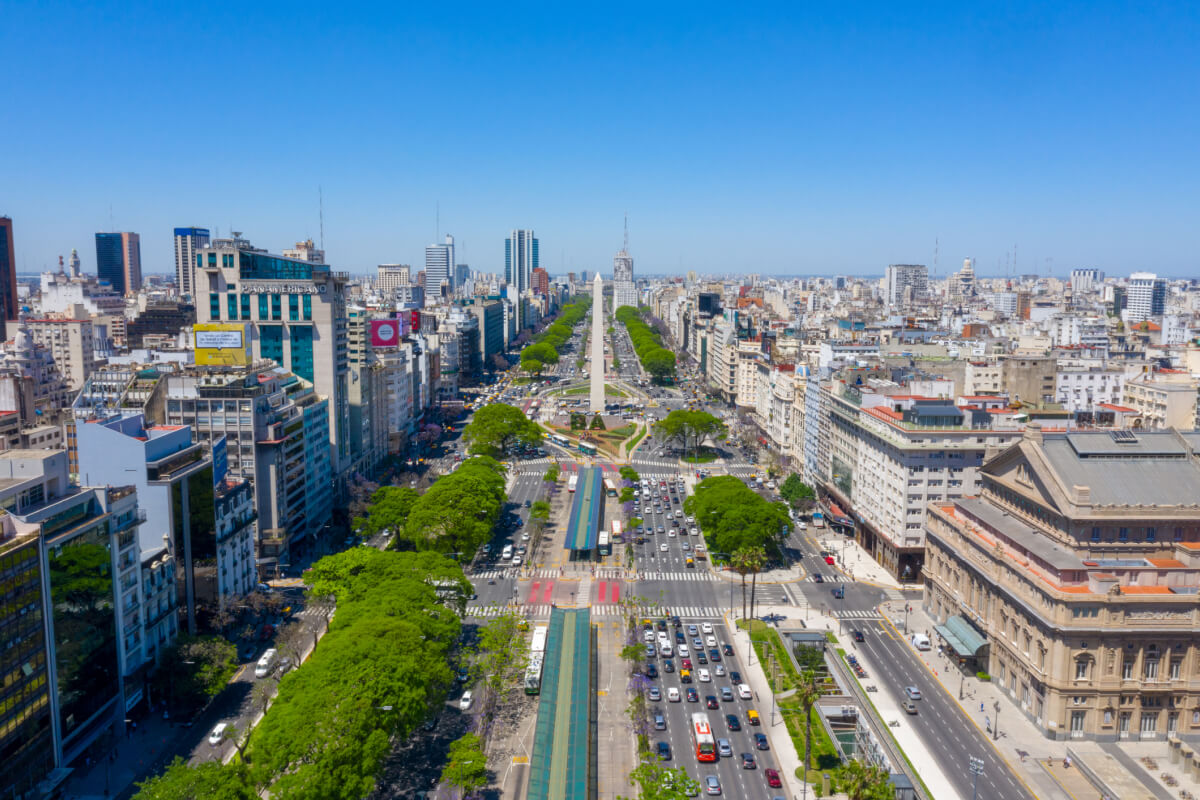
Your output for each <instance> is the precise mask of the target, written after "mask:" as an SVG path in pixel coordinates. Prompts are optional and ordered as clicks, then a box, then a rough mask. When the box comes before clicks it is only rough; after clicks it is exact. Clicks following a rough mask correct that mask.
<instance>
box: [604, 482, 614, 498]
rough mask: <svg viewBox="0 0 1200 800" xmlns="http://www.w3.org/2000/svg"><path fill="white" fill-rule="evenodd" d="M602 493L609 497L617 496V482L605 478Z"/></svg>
mask: <svg viewBox="0 0 1200 800" xmlns="http://www.w3.org/2000/svg"><path fill="white" fill-rule="evenodd" d="M604 493H605V494H607V495H608V496H609V497H616V496H617V482H616V481H614V480H613V479H612V478H605V479H604Z"/></svg>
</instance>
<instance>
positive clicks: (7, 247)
mask: <svg viewBox="0 0 1200 800" xmlns="http://www.w3.org/2000/svg"><path fill="white" fill-rule="evenodd" d="M19 310H20V306H18V305H17V254H16V248H15V247H14V246H13V221H12V217H0V342H4V341H7V340H8V323H10V322H11V321H13V320H15V319H16V318H17V312H18V311H19Z"/></svg>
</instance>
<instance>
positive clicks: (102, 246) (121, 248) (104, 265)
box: [96, 232, 142, 295]
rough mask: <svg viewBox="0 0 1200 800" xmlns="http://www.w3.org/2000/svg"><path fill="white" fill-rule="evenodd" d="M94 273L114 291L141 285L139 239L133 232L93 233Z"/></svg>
mask: <svg viewBox="0 0 1200 800" xmlns="http://www.w3.org/2000/svg"><path fill="white" fill-rule="evenodd" d="M96 274H97V275H98V276H99V277H100V280H103V281H108V282H109V284H110V285H111V286H112V287H113V291H114V292H116V293H117V294H124V295H127V294H133V293H134V292H136V291H137V290H138V289H141V288H142V239H141V237H140V236H139V235H138V234H136V233H129V232H125V233H97V234H96Z"/></svg>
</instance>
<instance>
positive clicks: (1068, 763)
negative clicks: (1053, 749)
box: [1063, 756, 1071, 769]
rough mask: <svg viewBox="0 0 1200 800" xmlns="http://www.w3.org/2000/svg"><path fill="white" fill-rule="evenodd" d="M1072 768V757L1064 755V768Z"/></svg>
mask: <svg viewBox="0 0 1200 800" xmlns="http://www.w3.org/2000/svg"><path fill="white" fill-rule="evenodd" d="M1070 768H1071V757H1070V756H1064V757H1063V769H1070Z"/></svg>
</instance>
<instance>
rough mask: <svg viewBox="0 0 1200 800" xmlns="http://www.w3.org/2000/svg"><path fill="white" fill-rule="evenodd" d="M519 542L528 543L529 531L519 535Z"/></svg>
mask: <svg viewBox="0 0 1200 800" xmlns="http://www.w3.org/2000/svg"><path fill="white" fill-rule="evenodd" d="M521 541H522V542H528V541H529V531H525V532H523V533H522V534H521Z"/></svg>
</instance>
